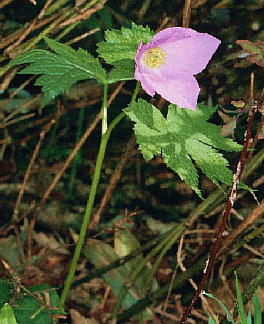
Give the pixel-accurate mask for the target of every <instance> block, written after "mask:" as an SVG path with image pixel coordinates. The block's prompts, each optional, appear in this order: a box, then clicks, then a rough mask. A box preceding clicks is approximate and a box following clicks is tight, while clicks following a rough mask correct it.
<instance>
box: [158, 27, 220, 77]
mask: <svg viewBox="0 0 264 324" xmlns="http://www.w3.org/2000/svg"><path fill="white" fill-rule="evenodd" d="M219 44H220V41H219V40H218V39H217V38H215V37H213V36H211V35H209V34H205V33H196V34H194V35H193V36H191V37H188V38H182V39H180V40H177V41H176V42H174V41H173V39H171V40H170V41H169V40H168V41H166V42H162V43H160V44H159V47H160V48H162V49H163V50H164V51H165V52H166V63H165V64H164V66H163V67H162V72H163V71H164V72H165V71H167V73H169V74H172V73H175V72H178V73H189V74H192V75H194V74H197V73H200V72H201V71H202V70H203V69H204V68H205V67H206V65H207V64H208V62H209V60H210V59H211V57H212V55H213V54H214V52H215V51H216V49H217V47H218V46H219Z"/></svg>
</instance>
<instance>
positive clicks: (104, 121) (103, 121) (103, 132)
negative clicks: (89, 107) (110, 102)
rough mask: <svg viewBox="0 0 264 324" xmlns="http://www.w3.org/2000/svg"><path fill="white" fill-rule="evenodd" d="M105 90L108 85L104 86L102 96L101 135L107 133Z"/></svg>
mask: <svg viewBox="0 0 264 324" xmlns="http://www.w3.org/2000/svg"><path fill="white" fill-rule="evenodd" d="M107 90H108V85H107V84H106V83H105V84H104V96H103V104H102V113H103V117H102V135H104V134H105V133H106V131H107Z"/></svg>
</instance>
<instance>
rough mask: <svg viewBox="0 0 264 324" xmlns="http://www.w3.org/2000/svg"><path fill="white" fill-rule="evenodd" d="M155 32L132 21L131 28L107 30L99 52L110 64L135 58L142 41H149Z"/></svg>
mask: <svg viewBox="0 0 264 324" xmlns="http://www.w3.org/2000/svg"><path fill="white" fill-rule="evenodd" d="M153 35H154V32H153V31H151V30H150V28H149V27H143V26H140V25H136V24H134V23H132V26H131V28H125V27H122V28H121V30H115V29H112V30H107V31H106V32H105V41H104V42H100V43H99V44H98V49H97V52H98V54H99V55H100V56H101V57H102V58H103V59H104V60H105V61H106V62H107V63H109V64H113V65H115V64H116V62H117V61H120V60H125V59H130V60H134V57H135V55H136V51H137V47H138V44H139V43H140V42H142V43H143V44H144V43H148V42H149V41H150V40H151V38H152V36H153Z"/></svg>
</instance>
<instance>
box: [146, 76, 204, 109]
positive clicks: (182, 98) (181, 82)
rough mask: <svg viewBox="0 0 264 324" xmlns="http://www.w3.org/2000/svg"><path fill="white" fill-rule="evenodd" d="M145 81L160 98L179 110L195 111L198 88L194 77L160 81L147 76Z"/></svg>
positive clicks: (154, 77) (179, 77)
mask: <svg viewBox="0 0 264 324" xmlns="http://www.w3.org/2000/svg"><path fill="white" fill-rule="evenodd" d="M146 79H147V81H148V82H149V83H150V84H151V85H152V86H153V88H154V89H155V91H156V92H157V93H158V94H160V95H161V97H162V98H164V99H166V100H168V101H169V102H171V103H173V104H176V105H177V106H179V107H180V108H189V109H193V110H194V109H196V105H197V98H198V95H199V91H200V88H199V85H198V83H197V81H196V79H195V77H193V76H190V75H178V77H177V78H175V79H167V78H164V79H160V78H157V77H156V76H155V75H148V76H147V77H146Z"/></svg>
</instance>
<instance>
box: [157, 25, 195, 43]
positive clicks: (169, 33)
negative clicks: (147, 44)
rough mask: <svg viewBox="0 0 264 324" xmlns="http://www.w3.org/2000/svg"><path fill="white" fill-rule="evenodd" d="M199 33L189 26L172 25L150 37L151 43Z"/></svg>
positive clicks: (178, 38)
mask: <svg viewBox="0 0 264 324" xmlns="http://www.w3.org/2000/svg"><path fill="white" fill-rule="evenodd" d="M196 34H199V33H198V32H197V31H196V30H194V29H191V28H183V27H172V28H166V29H163V30H161V31H160V32H158V33H157V34H156V35H154V36H153V38H152V41H151V42H152V43H154V42H155V43H160V42H164V41H174V42H175V41H178V40H180V39H183V38H188V37H191V36H195V35H196Z"/></svg>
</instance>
